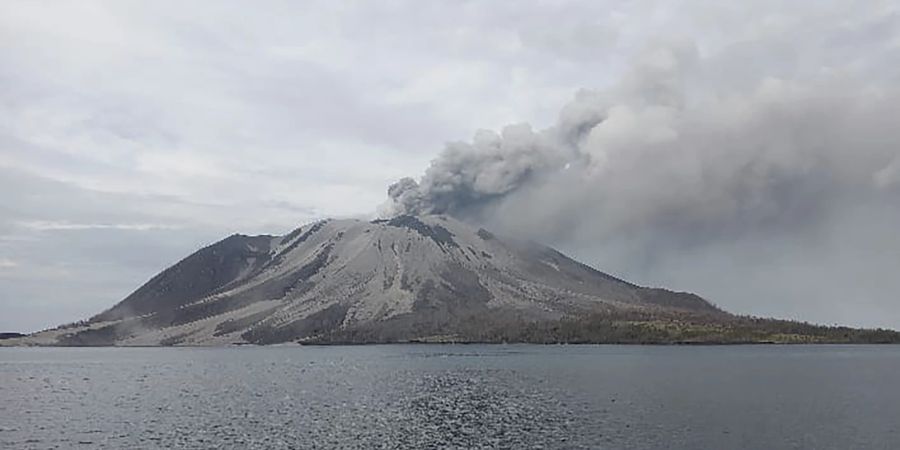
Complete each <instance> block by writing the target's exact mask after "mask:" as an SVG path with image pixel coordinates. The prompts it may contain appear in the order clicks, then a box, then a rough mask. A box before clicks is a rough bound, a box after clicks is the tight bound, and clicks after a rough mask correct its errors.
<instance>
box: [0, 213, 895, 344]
mask: <svg viewBox="0 0 900 450" xmlns="http://www.w3.org/2000/svg"><path fill="white" fill-rule="evenodd" d="M779 324H780V325H779ZM803 326H806V327H808V328H797V327H803ZM810 330H819V332H812V331H810ZM834 330H844V331H847V330H849V331H847V333H846V336H847V339H836V338H833V333H832V334H831V335H830V334H827V333H826V331H828V332H834ZM851 332H852V333H856V334H851ZM879 332H881V331H880V330H879V331H878V332H875V331H861V330H852V329H831V328H829V329H825V328H822V327H812V326H809V325H805V324H797V323H794V322H783V321H772V320H762V319H750V318H740V317H737V316H733V315H731V314H728V313H726V312H724V311H721V310H720V309H718V308H716V307H715V306H713V305H712V304H710V303H709V302H707V301H706V300H704V299H702V298H700V297H698V296H696V295H693V294H688V293H679V292H671V291H668V290H664V289H656V288H646V287H641V286H637V285H634V284H631V283H628V282H626V281H623V280H620V279H618V278H615V277H612V276H610V275H607V274H605V273H603V272H600V271H597V270H595V269H593V268H591V267H589V266H586V265H584V264H581V263H579V262H576V261H574V260H572V259H570V258H568V257H566V256H565V255H563V254H561V253H559V252H557V251H556V250H553V249H551V248H549V247H545V246H542V245H539V244H536V243H533V242H525V241H518V240H513V239H504V238H501V237H498V236H495V235H494V234H492V233H491V232H489V231H487V230H484V229H476V228H472V227H470V226H468V225H466V224H463V223H461V222H459V221H457V220H455V219H453V218H450V217H446V216H420V217H418V216H398V217H395V218H392V219H389V220H376V221H371V222H366V221H360V220H324V221H320V222H316V223H314V224H311V225H308V226H303V227H301V228H298V229H296V230H294V231H292V232H291V233H288V234H287V235H284V236H244V235H237V234H236V235H233V236H230V237H228V238H226V239H224V240H222V241H219V242H217V243H215V244H212V245H210V246H208V247H205V248H203V249H200V250H199V251H197V252H195V253H194V254H192V255H190V256H188V257H187V258H185V259H183V260H182V261H180V262H178V263H177V264H175V265H174V266H172V267H170V268H168V269H166V270H164V271H163V272H162V273H160V274H158V275H156V276H155V277H153V278H152V279H151V280H150V281H148V282H147V283H146V284H144V285H143V286H141V287H140V288H139V289H137V290H136V291H135V292H134V293H132V294H131V295H129V296H128V297H127V298H125V299H124V300H122V301H121V302H120V303H118V304H117V305H115V306H113V307H112V308H110V309H109V310H107V311H105V312H103V313H101V314H98V315H96V316H94V317H92V318H91V319H89V320H86V321H82V322H77V323H74V324H70V325H65V326H62V327H59V328H56V329H53V330H47V331H44V332H40V333H36V334H34V335H31V336H28V337H26V338H21V339H12V340H7V341H4V342H14V343H15V344H19V345H22V344H25V345H224V344H271V343H283V342H300V343H372V342H422V341H426V342H507V341H525V342H682V341H684V342H718V341H725V342H743V341H760V340H776V341H777V340H780V339H779V338H778V336H788V337H789V338H790V339H788V340H798V339H799V340H800V341H844V340H854V339H857V338H858V337H859V336H863V335H864V336H866V339H865V340H866V341H879V340H881V341H884V340H891V339H896V338H897V336H896V333H894V334H889V333H890V332H886V331H885V332H883V333H888V334H885V335H879V334H877V333H879ZM859 333H869V334H859ZM873 333H875V334H873ZM773 336H774V337H773ZM810 336H812V338H810ZM823 336H824V337H823ZM828 336H831V338H828ZM873 336H874V337H873ZM781 340H783V338H782V339H781ZM857 340H858V339H857ZM15 341H18V342H15Z"/></svg>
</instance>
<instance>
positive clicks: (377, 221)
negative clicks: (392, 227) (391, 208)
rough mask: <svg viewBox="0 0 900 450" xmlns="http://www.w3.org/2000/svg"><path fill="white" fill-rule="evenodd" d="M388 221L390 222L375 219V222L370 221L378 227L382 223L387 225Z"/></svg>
mask: <svg viewBox="0 0 900 450" xmlns="http://www.w3.org/2000/svg"><path fill="white" fill-rule="evenodd" d="M387 221H388V220H387V219H375V220H371V221H369V223H371V224H374V225H378V224H382V223H387Z"/></svg>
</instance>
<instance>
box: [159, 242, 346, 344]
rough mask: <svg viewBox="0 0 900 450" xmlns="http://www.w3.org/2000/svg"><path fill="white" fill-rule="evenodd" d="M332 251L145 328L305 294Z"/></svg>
mask: <svg viewBox="0 0 900 450" xmlns="http://www.w3.org/2000/svg"><path fill="white" fill-rule="evenodd" d="M330 251H331V246H330V245H329V246H326V247H324V248H323V249H322V250H321V251H320V252H319V253H318V254H317V255H316V257H315V258H313V260H312V261H310V262H308V263H306V264H305V265H303V267H301V268H300V269H298V270H296V271H293V272H290V273H288V274H286V275H284V276H281V277H279V278H276V279H273V280H269V281H267V282H265V283H263V284H261V285H259V286H256V287H255V288H253V289H252V290H250V291H248V292H246V293H245V294H244V295H241V296H226V297H222V298H219V299H214V300H209V301H204V302H202V303H194V304H190V305H187V306H184V307H181V308H177V309H170V310H164V311H160V312H158V313H156V314H154V315H152V316H150V317H146V318H143V319H142V320H141V321H142V323H143V324H144V326H147V327H150V328H157V327H171V326H178V325H184V324H187V323H191V322H196V321H198V320H202V319H206V318H208V317H214V316H218V315H221V314H225V313H227V312H230V311H235V310H238V309H241V308H243V307H246V306H248V305H250V304H253V303H256V302H258V301H263V300H276V299H280V298H284V297H285V296H286V295H288V293H291V292H295V293H303V292H306V291H307V290H309V289H311V288H312V287H313V286H314V284H313V283H312V282H311V281H309V278H311V277H312V276H314V275H315V274H317V273H318V272H319V270H320V269H321V268H322V267H324V266H325V265H326V264H327V263H328V256H329V254H330Z"/></svg>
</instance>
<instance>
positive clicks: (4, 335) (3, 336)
mask: <svg viewBox="0 0 900 450" xmlns="http://www.w3.org/2000/svg"><path fill="white" fill-rule="evenodd" d="M20 337H25V335H24V334H22V333H0V340H2V339H15V338H20Z"/></svg>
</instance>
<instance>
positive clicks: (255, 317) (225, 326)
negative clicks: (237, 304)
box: [213, 307, 278, 336]
mask: <svg viewBox="0 0 900 450" xmlns="http://www.w3.org/2000/svg"><path fill="white" fill-rule="evenodd" d="M276 309H278V308H277V307H276V308H270V309H267V310H265V311H260V312H258V313H256V314H251V315H249V316H247V317H241V318H240V319H228V320H226V321H224V322H222V323H220V324H219V325H218V326H216V331H215V333H213V335H214V336H223V335H226V334H230V333H234V332H236V331H241V330H246V329H247V328H250V327H252V326H254V325H256V324H257V323H259V322H262V320H263V319H265V318H266V317H269V316H270V315H272V313H273V312H274V311H275V310H276Z"/></svg>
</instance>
